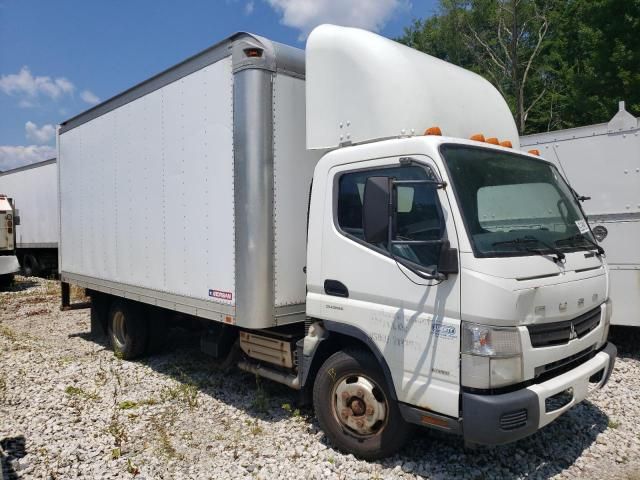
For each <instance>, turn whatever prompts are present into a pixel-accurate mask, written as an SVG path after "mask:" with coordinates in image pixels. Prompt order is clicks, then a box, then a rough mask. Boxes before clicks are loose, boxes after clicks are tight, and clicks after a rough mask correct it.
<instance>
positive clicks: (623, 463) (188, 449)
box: [0, 277, 640, 480]
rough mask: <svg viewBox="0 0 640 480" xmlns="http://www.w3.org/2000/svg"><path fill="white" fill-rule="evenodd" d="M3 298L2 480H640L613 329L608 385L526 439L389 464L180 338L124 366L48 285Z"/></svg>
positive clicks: (628, 382) (291, 399)
mask: <svg viewBox="0 0 640 480" xmlns="http://www.w3.org/2000/svg"><path fill="white" fill-rule="evenodd" d="M18 280H19V281H18V283H17V285H16V286H14V287H13V291H11V292H7V293H0V354H1V355H2V360H1V361H0V456H1V457H2V467H3V472H4V475H5V478H52V479H53V478H55V479H61V478H90V479H98V478H133V477H136V478H138V479H142V478H144V479H156V478H157V479H174V478H180V479H189V478H193V479H201V478H215V479H222V478H256V479H270V478H281V479H292V478H304V479H307V478H311V479H312V478H328V479H352V478H355V479H369V478H382V479H387V478H389V479H391V478H403V479H414V478H434V479H444V478H465V479H494V478H495V479H499V478H500V479H501V478H550V477H551V478H593V479H596V478H597V479H601V478H616V479H626V480H640V382H639V379H640V355H639V352H640V341H639V340H640V336H639V335H638V332H636V331H634V330H618V331H614V332H613V333H614V334H615V335H616V336H617V337H618V344H619V347H621V348H620V349H621V356H620V358H619V359H618V362H617V364H616V369H615V371H614V373H613V377H612V380H611V383H610V385H609V386H608V387H607V388H605V389H604V390H603V391H600V392H597V393H596V394H595V395H594V396H593V397H592V398H591V399H590V400H589V401H586V402H583V403H582V404H581V405H579V406H577V407H576V408H574V409H573V410H571V411H570V412H569V413H568V414H566V415H564V416H563V417H561V418H560V419H559V420H558V421H556V422H555V423H553V424H552V425H550V426H548V427H547V428H545V429H544V430H543V431H541V432H539V433H538V434H536V435H534V436H533V437H531V438H528V439H525V440H522V441H519V442H517V443H515V444H513V445H508V446H505V447H501V448H494V449H486V448H481V449H478V450H475V451H466V450H465V449H464V448H463V445H462V441H461V440H460V439H459V438H456V437H453V436H447V435H444V434H439V433H435V432H429V431H423V432H418V433H417V434H416V436H415V438H414V440H412V441H411V442H410V444H409V445H407V447H406V448H405V449H404V450H403V451H402V453H401V454H399V455H396V456H394V457H392V458H389V459H387V460H384V461H380V462H365V461H360V460H357V459H355V458H354V457H353V456H351V455H343V454H341V453H339V452H337V451H335V450H334V449H333V448H332V447H331V445H330V444H328V443H327V441H326V440H325V437H324V434H323V433H322V432H321V431H319V429H318V425H317V423H316V422H315V421H314V420H313V416H312V412H311V411H310V410H308V409H303V410H302V411H298V410H296V406H295V402H296V395H295V393H294V392H292V391H290V390H288V389H286V388H284V387H280V386H279V385H276V384H273V383H270V382H267V381H261V382H260V383H259V384H258V383H256V379H255V378H254V377H252V376H251V375H248V374H245V373H241V372H239V371H232V372H230V373H223V372H220V371H218V370H216V369H215V367H214V366H213V364H212V362H211V361H210V360H209V359H208V358H207V357H206V356H204V355H202V354H200V353H199V352H198V349H197V338H193V336H192V335H190V334H188V333H186V332H181V331H179V330H176V331H174V332H173V335H172V341H171V345H170V346H169V348H168V351H167V353H164V354H161V355H157V356H154V357H151V358H148V359H145V360H142V361H139V362H125V361H122V360H119V359H118V358H115V357H114V355H113V353H112V352H110V351H109V350H108V349H106V348H105V346H104V345H102V344H100V343H96V342H95V340H93V339H91V338H90V337H89V334H88V332H89V313H88V310H75V311H68V312H60V311H59V310H58V296H57V295H58V288H57V284H56V283H55V282H52V281H45V280H41V279H34V278H30V279H25V278H20V277H19V279H18Z"/></svg>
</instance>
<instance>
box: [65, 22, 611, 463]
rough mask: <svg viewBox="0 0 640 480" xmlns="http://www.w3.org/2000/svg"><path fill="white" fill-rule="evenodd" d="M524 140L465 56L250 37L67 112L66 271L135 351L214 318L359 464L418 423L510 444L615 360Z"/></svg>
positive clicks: (95, 314)
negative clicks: (181, 325) (448, 58)
mask: <svg viewBox="0 0 640 480" xmlns="http://www.w3.org/2000/svg"><path fill="white" fill-rule="evenodd" d="M305 60H306V61H305ZM305 127H306V128H305ZM479 133H484V134H486V135H487V136H490V137H489V138H487V139H484V138H483V137H482V136H481V135H479ZM470 137H473V139H470ZM494 137H497V138H499V139H500V140H501V142H499V141H498V140H497V139H495V138H494ZM509 141H510V142H511V143H512V145H511V146H512V147H513V148H510V147H509V145H510V143H509ZM498 143H501V145H500V144H498ZM518 147H519V145H518V135H517V130H516V127H515V124H514V121H513V118H512V116H511V113H510V111H509V108H508V106H507V104H506V103H505V101H504V99H503V98H502V97H501V96H500V94H499V93H498V92H497V91H496V90H495V89H494V88H493V87H492V86H491V85H490V84H489V83H488V82H486V81H485V80H483V79H482V78H481V77H479V76H477V75H475V74H473V73H471V72H469V71H466V70H463V69H460V68H458V67H455V66H453V65H451V64H448V63H446V62H443V61H440V60H437V59H435V58H433V57H430V56H428V55H425V54H423V53H420V52H417V51H415V50H412V49H410V48H407V47H405V46H402V45H400V44H397V43H395V42H393V41H391V40H388V39H385V38H383V37H380V36H377V35H375V34H372V33H369V32H366V31H363V30H359V29H352V28H343V27H336V26H330V25H325V26H321V27H318V28H317V29H315V30H314V31H313V32H312V33H311V35H310V36H309V39H308V42H307V48H306V58H305V52H303V51H302V50H299V49H295V48H292V47H288V46H285V45H282V44H279V43H276V42H272V41H269V40H267V39H265V38H262V37H259V36H256V35H251V34H247V33H239V34H236V35H233V36H232V37H230V38H228V39H227V40H225V41H223V42H221V43H219V44H217V45H215V46H213V47H212V48H210V49H208V50H205V51H204V52H202V53H200V54H198V55H196V56H194V57H191V58H189V59H187V60H185V61H184V62H183V63H181V64H179V65H177V66H175V67H173V68H171V69H169V70H167V71H165V72H163V73H161V74H159V75H157V76H155V77H152V78H151V79H149V80H147V81H145V82H143V83H141V84H139V85H137V86H135V87H133V88H131V89H130V90H127V91H125V92H124V93H122V94H120V95H118V96H116V97H114V98H112V99H110V100H107V101H106V102H104V103H102V104H100V105H98V106H96V107H94V108H92V109H91V110H88V111H86V112H85V113H82V114H81V115H79V116H77V117H74V118H72V119H70V120H68V121H67V122H64V123H63V124H61V125H60V127H59V130H58V167H59V178H60V221H61V237H60V273H61V276H62V280H63V282H68V283H73V284H76V285H79V286H82V287H85V288H87V289H88V291H89V293H90V295H91V296H92V321H93V325H94V326H95V327H96V328H98V327H100V326H101V325H103V326H105V328H106V330H107V331H108V335H109V337H110V339H111V343H112V345H113V347H114V349H115V350H117V351H118V352H120V354H122V355H123V356H124V357H126V358H132V357H134V356H136V355H140V354H142V353H144V352H145V350H146V349H148V348H149V347H150V346H151V347H152V346H153V345H154V344H155V342H156V340H157V337H158V336H159V335H160V334H159V333H158V332H161V330H162V326H163V325H164V323H165V321H166V319H167V318H168V317H171V318H173V319H174V320H177V319H182V320H188V321H189V322H193V321H194V320H197V321H199V322H201V323H202V324H203V325H204V326H205V328H206V331H205V332H204V333H203V334H202V347H203V349H204V350H205V351H207V352H209V353H211V354H213V355H215V356H217V357H218V358H220V359H225V361H230V360H231V361H232V362H233V363H234V364H236V365H237V366H238V367H239V368H241V369H243V370H245V371H248V372H253V373H255V374H257V375H260V376H262V377H265V378H268V379H272V380H275V381H277V382H281V383H284V384H286V385H288V386H290V387H291V388H294V389H297V390H300V391H301V398H303V399H305V400H310V401H312V402H313V406H314V409H315V413H316V416H317V418H318V421H319V424H320V425H321V427H322V429H323V430H324V432H325V433H326V435H327V436H328V438H329V439H330V440H331V442H332V443H333V444H334V445H335V446H336V447H338V448H340V449H342V450H345V451H349V452H353V453H354V454H356V455H358V456H360V457H362V458H369V459H372V458H379V457H383V456H387V455H390V454H391V453H392V452H394V451H395V450H396V449H398V448H400V447H401V446H402V444H403V443H404V442H405V441H406V439H407V438H408V437H409V435H410V433H411V428H410V427H411V426H412V425H421V426H428V427H433V428H436V429H440V430H443V431H447V432H455V433H459V434H462V435H463V436H464V440H465V441H466V442H469V443H480V444H501V443H505V442H510V441H514V440H516V439H519V438H522V437H525V436H527V435H530V434H533V433H534V432H536V431H537V430H538V429H540V428H542V427H544V426H545V425H547V424H548V423H550V422H551V421H553V420H554V419H555V418H557V417H558V416H559V415H561V414H562V413H563V412H565V411H567V410H568V409H569V408H571V407H572V406H573V405H575V404H576V403H577V402H580V401H581V400H583V399H584V398H585V397H586V395H587V393H588V391H589V390H590V389H593V388H599V387H602V386H603V385H604V384H605V383H606V382H607V379H608V378H609V375H610V374H611V371H612V368H613V364H614V359H615V354H616V349H615V347H614V346H613V345H612V344H610V343H608V342H607V331H608V327H609V314H610V311H611V307H610V305H609V302H608V298H607V292H608V273H607V267H606V263H605V260H604V258H602V256H601V255H600V254H599V253H598V251H597V249H596V248H595V247H594V245H593V239H592V237H591V232H590V231H589V229H588V225H587V224H586V220H585V218H584V216H583V214H582V212H581V210H580V208H579V205H578V202H577V200H576V199H575V198H574V195H573V194H572V192H571V191H570V189H569V187H568V185H567V184H566V183H565V181H564V180H563V178H562V176H561V175H560V174H559V172H558V170H557V169H556V167H555V166H553V165H552V164H551V163H549V162H546V161H544V160H542V159H541V158H539V157H537V156H535V155H530V154H527V153H523V152H520V151H519V150H518ZM65 290H66V291H68V287H67V288H66V289H65ZM63 303H64V304H67V303H68V297H67V296H64V298H63ZM185 323H186V322H185Z"/></svg>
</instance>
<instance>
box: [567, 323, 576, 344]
mask: <svg viewBox="0 0 640 480" xmlns="http://www.w3.org/2000/svg"><path fill="white" fill-rule="evenodd" d="M574 338H578V334H577V333H576V327H575V326H574V325H573V322H572V323H571V333H569V340H573V339H574Z"/></svg>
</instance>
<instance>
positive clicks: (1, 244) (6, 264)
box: [0, 194, 20, 287]
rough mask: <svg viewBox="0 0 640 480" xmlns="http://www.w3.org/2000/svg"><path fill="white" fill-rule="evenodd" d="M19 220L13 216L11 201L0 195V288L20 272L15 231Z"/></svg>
mask: <svg viewBox="0 0 640 480" xmlns="http://www.w3.org/2000/svg"><path fill="white" fill-rule="evenodd" d="M19 223H20V218H19V217H18V216H17V215H16V214H15V210H14V207H13V200H12V199H11V198H9V197H7V196H6V195H4V194H0V287H6V286H8V285H9V284H10V283H11V282H12V281H13V276H14V275H15V273H17V272H18V271H19V270H20V266H19V265H18V259H17V258H16V231H15V227H16V225H18V224H19Z"/></svg>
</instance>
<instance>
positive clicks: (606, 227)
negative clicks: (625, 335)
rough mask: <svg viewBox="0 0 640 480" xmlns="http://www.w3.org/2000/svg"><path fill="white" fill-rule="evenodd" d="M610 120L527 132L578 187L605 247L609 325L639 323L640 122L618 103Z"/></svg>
mask: <svg viewBox="0 0 640 480" xmlns="http://www.w3.org/2000/svg"><path fill="white" fill-rule="evenodd" d="M619 107H620V109H619V111H618V113H616V115H615V116H614V117H613V118H612V119H611V121H610V122H608V123H601V124H597V125H589V126H586V127H579V128H571V129H568V130H558V131H555V132H548V133H540V134H537V135H527V136H524V137H522V138H521V139H520V144H521V145H522V146H523V147H525V148H533V149H538V150H539V151H540V154H541V155H542V156H544V157H545V158H546V159H547V160H549V161H552V162H554V163H555V164H556V165H557V166H558V167H559V169H560V171H561V172H562V173H563V174H564V176H565V178H566V179H567V181H568V183H569V184H570V185H571V186H572V187H573V189H574V190H575V191H576V192H578V194H579V198H581V199H582V208H583V209H584V211H585V213H586V215H587V217H588V218H589V223H590V224H591V227H592V229H593V234H594V236H595V238H596V240H597V241H598V243H599V244H601V245H602V247H603V248H604V249H605V251H606V255H607V264H608V266H609V278H610V282H611V286H610V291H609V297H610V298H611V301H612V302H613V305H614V308H613V314H612V317H611V323H612V324H613V325H631V326H636V327H640V121H639V120H638V119H636V118H635V117H634V116H633V115H631V114H630V113H629V112H627V111H626V110H625V105H624V102H620V106H619Z"/></svg>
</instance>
